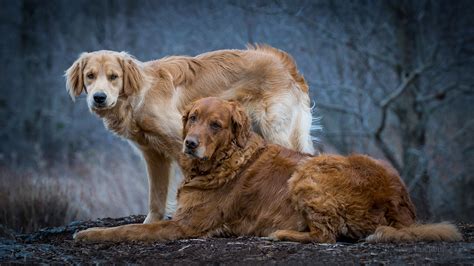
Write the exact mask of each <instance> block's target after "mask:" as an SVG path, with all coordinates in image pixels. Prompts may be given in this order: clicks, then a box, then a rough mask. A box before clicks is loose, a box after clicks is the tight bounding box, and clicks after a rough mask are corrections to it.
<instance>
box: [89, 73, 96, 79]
mask: <svg viewBox="0 0 474 266" xmlns="http://www.w3.org/2000/svg"><path fill="white" fill-rule="evenodd" d="M87 78H88V79H94V78H95V75H94V73H89V74H87Z"/></svg>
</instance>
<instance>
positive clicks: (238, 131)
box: [230, 102, 250, 148]
mask: <svg viewBox="0 0 474 266" xmlns="http://www.w3.org/2000/svg"><path fill="white" fill-rule="evenodd" d="M230 105H231V106H232V130H233V132H234V136H235V141H236V143H237V145H238V146H239V147H240V148H243V147H245V145H246V144H247V140H248V138H249V137H250V120H249V117H248V116H247V113H245V110H244V108H243V107H242V105H240V104H239V103H237V102H231V103H230Z"/></svg>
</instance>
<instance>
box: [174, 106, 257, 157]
mask: <svg viewBox="0 0 474 266" xmlns="http://www.w3.org/2000/svg"><path fill="white" fill-rule="evenodd" d="M249 136H250V122H249V118H248V117H247V114H246V113H245V111H244V110H243V108H242V106H241V105H240V104H238V103H235V102H228V101H224V100H221V99H218V98H215V97H209V98H203V99H200V100H198V101H196V102H194V103H193V104H191V105H190V106H188V108H186V111H185V112H184V115H183V153H185V154H187V155H190V156H192V157H195V158H198V159H202V160H208V159H209V158H211V157H213V155H214V154H216V153H217V152H219V151H221V150H222V151H227V150H229V148H230V147H229V146H230V145H234V146H237V147H240V148H243V147H245V144H246V143H247V140H248V138H249Z"/></svg>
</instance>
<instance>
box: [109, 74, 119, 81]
mask: <svg viewBox="0 0 474 266" xmlns="http://www.w3.org/2000/svg"><path fill="white" fill-rule="evenodd" d="M117 78H118V76H117V75H115V74H112V75H110V80H116V79H117Z"/></svg>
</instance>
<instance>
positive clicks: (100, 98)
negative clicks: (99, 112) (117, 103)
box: [94, 92, 107, 104]
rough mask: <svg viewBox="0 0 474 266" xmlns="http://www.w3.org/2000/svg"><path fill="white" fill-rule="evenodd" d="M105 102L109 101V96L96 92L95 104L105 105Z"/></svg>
mask: <svg viewBox="0 0 474 266" xmlns="http://www.w3.org/2000/svg"><path fill="white" fill-rule="evenodd" d="M105 100H107V94H105V93H103V92H96V93H94V102H95V103H98V104H103V103H105Z"/></svg>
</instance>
